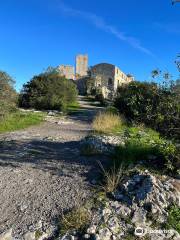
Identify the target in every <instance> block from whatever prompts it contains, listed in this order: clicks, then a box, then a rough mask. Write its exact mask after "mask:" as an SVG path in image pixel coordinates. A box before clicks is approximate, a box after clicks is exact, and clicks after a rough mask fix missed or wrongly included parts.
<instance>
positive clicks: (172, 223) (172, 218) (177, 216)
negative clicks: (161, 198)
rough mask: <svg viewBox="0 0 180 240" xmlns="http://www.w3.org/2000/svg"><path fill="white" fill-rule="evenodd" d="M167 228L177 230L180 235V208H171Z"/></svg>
mask: <svg viewBox="0 0 180 240" xmlns="http://www.w3.org/2000/svg"><path fill="white" fill-rule="evenodd" d="M166 227H167V228H168V229H175V230H176V231H177V232H178V233H179V234H180V207H178V206H175V205H173V206H171V207H170V209H169V211H168V219H167V224H166Z"/></svg>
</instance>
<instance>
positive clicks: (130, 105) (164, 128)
mask: <svg viewBox="0 0 180 240" xmlns="http://www.w3.org/2000/svg"><path fill="white" fill-rule="evenodd" d="M175 89H176V87H175V86H174V85H163V86H158V85H157V84H156V83H147V82H132V83H130V84H129V85H123V86H121V87H119V88H118V90H117V96H116V98H115V101H114V105H115V107H117V109H118V110H119V112H120V113H122V114H124V115H125V117H126V118H127V119H128V120H129V121H130V122H136V123H144V124H146V125H147V126H149V127H152V128H153V129H155V130H157V131H159V132H160V133H162V134H163V135H165V136H168V137H175V138H178V135H179V134H180V105H179V95H178V94H177V91H175Z"/></svg>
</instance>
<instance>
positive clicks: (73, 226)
mask: <svg viewBox="0 0 180 240" xmlns="http://www.w3.org/2000/svg"><path fill="white" fill-rule="evenodd" d="M90 220H91V214H90V212H89V211H88V210H87V209H86V208H85V207H78V208H75V209H73V210H72V211H70V212H69V213H67V214H65V215H64V216H63V217H62V219H61V221H60V233H61V234H65V233H66V232H68V231H73V230H77V231H79V232H84V230H85V229H86V228H87V227H88V225H89V223H90Z"/></svg>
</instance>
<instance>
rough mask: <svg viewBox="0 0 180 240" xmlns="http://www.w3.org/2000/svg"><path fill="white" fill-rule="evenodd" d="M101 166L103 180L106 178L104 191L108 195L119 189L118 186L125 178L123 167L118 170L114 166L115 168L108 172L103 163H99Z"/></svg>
mask: <svg viewBox="0 0 180 240" xmlns="http://www.w3.org/2000/svg"><path fill="white" fill-rule="evenodd" d="M99 166H100V168H101V170H102V173H103V178H104V179H103V180H104V183H103V189H104V191H105V192H107V193H111V192H114V191H115V190H116V189H117V188H118V186H119V184H120V182H121V180H122V178H123V175H124V172H123V167H122V165H121V166H120V167H119V168H118V169H116V167H115V165H114V167H112V168H110V169H109V170H106V169H105V168H104V167H103V165H102V163H101V162H99Z"/></svg>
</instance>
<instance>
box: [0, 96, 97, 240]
mask: <svg viewBox="0 0 180 240" xmlns="http://www.w3.org/2000/svg"><path fill="white" fill-rule="evenodd" d="M80 104H81V107H82V110H81V111H79V112H76V113H75V114H72V115H70V116H69V117H67V118H66V119H63V120H62V119H59V118H56V117H48V119H47V121H45V122H43V123H42V124H40V125H38V126H33V127H30V128H28V129H26V130H21V131H16V132H11V133H7V134H0V141H1V140H6V141H5V143H4V144H0V234H1V233H4V232H5V231H7V230H9V229H12V235H13V236H14V237H17V238H18V239H21V238H22V235H24V234H25V233H27V232H29V231H33V230H35V229H37V228H41V229H43V230H44V231H51V230H50V226H53V223H54V222H55V221H56V220H57V218H58V216H59V215H60V214H61V213H62V212H63V211H65V210H68V209H70V208H72V207H73V206H75V205H76V204H79V202H82V199H86V198H88V196H89V195H90V194H91V184H90V183H91V181H92V179H93V178H94V177H95V176H96V174H97V170H96V169H97V167H96V161H97V159H96V158H95V157H93V158H92V157H88V158H87V157H84V156H82V155H81V154H80V140H81V139H82V138H84V137H85V136H86V135H87V134H88V132H90V131H91V121H92V118H93V117H94V115H95V113H96V112H97V111H99V108H98V107H92V106H90V105H88V103H87V102H85V101H83V99H82V98H81V99H80ZM52 228H53V227H52Z"/></svg>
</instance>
